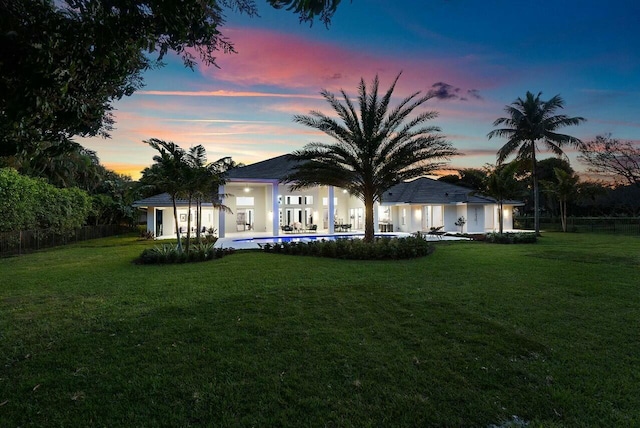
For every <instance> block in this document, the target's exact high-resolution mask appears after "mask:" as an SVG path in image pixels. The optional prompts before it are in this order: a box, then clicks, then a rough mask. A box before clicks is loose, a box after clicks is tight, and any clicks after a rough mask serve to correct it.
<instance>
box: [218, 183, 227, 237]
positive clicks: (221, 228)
mask: <svg viewBox="0 0 640 428" xmlns="http://www.w3.org/2000/svg"><path fill="white" fill-rule="evenodd" d="M218 195H224V186H219V187H218ZM224 202H225V200H224V196H221V198H220V203H222V204H224ZM225 216H226V213H225V212H224V211H222V210H218V237H219V238H224V232H225Z"/></svg>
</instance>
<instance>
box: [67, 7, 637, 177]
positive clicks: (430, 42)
mask: <svg viewBox="0 0 640 428" xmlns="http://www.w3.org/2000/svg"><path fill="white" fill-rule="evenodd" d="M258 6H259V11H260V15H261V16H260V17H253V18H249V17H246V16H242V15H238V14H236V13H233V12H229V13H228V14H227V23H226V25H225V26H224V27H223V33H224V34H225V35H227V36H228V37H229V38H230V39H231V41H232V42H234V44H235V46H236V49H237V51H238V53H237V54H229V55H225V54H222V53H220V55H219V56H218V65H219V66H220V68H219V69H218V68H215V67H204V66H199V67H197V68H196V69H195V70H194V71H191V70H189V69H185V68H183V67H182V65H181V63H180V62H179V61H178V60H176V59H175V58H174V57H171V58H168V60H167V61H166V62H167V65H166V67H164V68H161V69H157V70H152V71H150V72H148V73H147V74H146V75H145V81H146V86H145V88H144V89H143V90H141V91H139V92H137V93H136V94H134V95H133V96H131V97H128V98H127V99H124V100H121V101H119V102H117V103H116V104H115V107H116V109H117V111H116V120H117V123H116V128H117V129H116V130H115V131H114V132H113V133H112V138H111V139H109V140H104V139H101V138H91V139H79V140H78V141H79V142H80V143H82V144H84V145H86V146H87V147H89V148H91V149H93V150H96V151H97V152H98V156H99V157H100V159H101V161H102V162H103V163H104V164H105V165H107V166H108V167H110V168H113V169H116V170H118V171H120V172H126V173H129V174H131V175H132V176H134V178H135V177H137V176H138V174H139V171H140V170H141V169H143V168H144V167H146V166H149V165H150V164H151V163H152V157H153V155H154V153H153V150H152V149H151V148H149V147H148V146H146V145H145V144H144V143H143V142H142V141H143V140H145V139H149V138H152V137H155V138H162V139H166V140H170V141H174V142H175V143H177V144H179V145H180V146H182V147H184V148H188V147H190V146H193V145H196V144H202V145H204V146H205V148H206V149H207V153H208V156H209V159H210V160H215V159H218V158H220V157H223V156H232V157H233V158H234V160H236V161H237V162H244V163H253V162H256V161H259V160H263V159H266V158H269V157H272V156H277V155H280V154H284V153H288V152H291V151H293V150H296V149H300V148H302V147H303V146H304V145H305V144H306V143H309V142H312V141H328V140H327V138H326V137H325V136H323V135H322V134H319V133H317V132H315V131H314V130H312V129H308V128H305V127H303V126H301V125H298V124H295V123H293V121H292V116H293V115H294V114H306V113H308V112H309V111H310V110H311V109H317V110H322V111H324V112H326V113H330V111H329V110H328V109H327V103H326V101H324V100H322V99H321V97H320V96H319V92H320V90H321V89H323V88H326V89H328V90H330V91H333V92H338V91H339V90H340V89H344V90H345V91H346V92H347V93H348V94H350V95H352V96H355V95H356V89H357V85H358V82H359V80H360V78H364V79H365V81H367V82H370V81H371V80H372V79H373V78H374V76H375V75H376V74H378V75H379V77H380V80H381V89H382V90H386V88H387V87H388V86H389V85H390V84H391V82H392V80H393V78H394V77H395V76H396V75H397V74H398V73H399V72H401V71H402V76H401V78H400V81H399V84H398V86H397V89H396V92H395V94H396V95H397V96H398V98H401V97H404V96H406V95H408V94H410V93H412V92H415V91H423V92H426V91H429V90H432V89H435V88H438V89H440V90H441V94H442V95H443V97H442V98H438V99H432V100H430V101H429V102H428V103H427V104H426V108H427V109H429V110H435V111H438V112H439V116H438V118H436V119H435V120H434V121H433V122H432V124H433V125H437V126H439V127H440V128H441V129H442V133H443V134H444V135H445V136H446V137H447V138H448V140H449V141H451V142H452V143H453V145H454V146H455V147H456V148H457V149H458V150H460V151H461V152H462V153H464V156H459V157H455V158H453V159H452V161H451V167H452V168H466V167H481V166H483V165H484V164H486V163H494V162H495V153H496V151H497V150H498V149H499V148H500V146H501V145H502V144H503V143H504V141H502V140H500V139H493V140H487V138H486V135H487V133H488V132H490V131H491V130H492V129H493V127H492V122H493V121H494V120H495V119H496V118H498V117H501V116H503V113H504V111H503V109H504V106H505V105H507V104H509V103H511V102H513V101H514V100H515V99H516V98H517V97H524V95H525V93H526V92H527V91H531V92H534V93H537V92H542V93H543V95H542V98H543V99H548V98H550V97H552V96H554V95H556V94H560V95H561V96H562V97H563V98H564V99H565V107H566V108H565V111H564V113H566V114H568V115H570V116H583V117H585V118H586V119H587V122H586V123H585V124H583V125H580V126H578V127H569V128H565V132H567V133H570V134H572V135H575V136H577V137H579V138H581V139H584V140H589V139H592V138H594V137H595V136H596V135H598V134H603V133H611V134H613V136H614V137H616V138H620V139H623V140H631V141H634V142H636V143H640V55H638V52H640V31H638V22H639V21H638V19H639V18H640V2H637V1H616V0H610V1H607V2H604V1H563V0H560V1H558V0H556V1H546V0H544V1H517V2H514V1H503V0H493V1H483V2H478V1H471V0H432V1H429V0H425V1H420V2H418V1H410V0H403V1H394V2H388V1H382V0H375V1H374V0H372V1H364V0H353V2H348V1H345V0H343V4H341V5H340V7H339V8H338V11H337V12H336V15H335V17H334V18H333V21H332V24H331V26H330V27H329V29H327V28H325V27H324V26H323V25H322V24H321V23H320V22H316V23H315V24H314V25H313V26H311V27H309V26H308V25H307V24H300V23H299V22H298V19H297V17H296V16H295V15H293V14H291V13H290V12H287V11H282V10H280V11H277V10H273V9H271V8H270V7H269V6H268V5H267V4H266V2H264V3H263V2H262V1H261V0H258ZM434 85H436V86H434ZM566 152H567V154H568V155H569V158H570V159H571V161H572V165H573V166H574V168H575V169H577V170H580V169H583V168H584V167H583V166H582V165H580V164H579V163H578V162H577V161H576V160H575V153H574V150H572V149H570V148H568V149H567V150H566Z"/></svg>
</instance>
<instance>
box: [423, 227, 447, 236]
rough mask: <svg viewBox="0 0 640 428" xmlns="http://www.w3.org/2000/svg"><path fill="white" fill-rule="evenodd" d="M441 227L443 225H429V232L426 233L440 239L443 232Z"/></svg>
mask: <svg viewBox="0 0 640 428" xmlns="http://www.w3.org/2000/svg"><path fill="white" fill-rule="evenodd" d="M443 229H444V226H438V227H431V228H429V232H427V235H433V236H435V237H436V238H438V239H442V235H444V234H445V232H444V230H443Z"/></svg>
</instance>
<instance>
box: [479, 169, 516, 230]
mask: <svg viewBox="0 0 640 428" xmlns="http://www.w3.org/2000/svg"><path fill="white" fill-rule="evenodd" d="M518 167H519V165H518V163H517V162H511V163H508V164H503V165H498V166H496V167H491V166H488V167H486V168H485V171H486V173H487V175H486V176H485V179H484V188H483V189H482V193H484V194H486V195H487V196H491V197H493V198H495V199H496V200H497V201H498V208H499V211H498V223H499V225H500V226H499V231H500V234H502V232H503V231H504V215H503V213H502V209H503V208H502V207H503V206H504V201H505V200H508V199H510V198H515V197H516V196H518V195H519V194H520V193H521V192H522V188H521V184H520V183H519V182H518V180H516V177H515V176H516V173H517V171H518Z"/></svg>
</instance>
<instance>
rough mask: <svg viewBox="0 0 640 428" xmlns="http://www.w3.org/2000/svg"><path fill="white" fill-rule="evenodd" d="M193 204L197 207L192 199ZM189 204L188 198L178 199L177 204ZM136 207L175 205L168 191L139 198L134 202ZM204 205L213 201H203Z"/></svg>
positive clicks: (207, 205) (206, 205)
mask: <svg viewBox="0 0 640 428" xmlns="http://www.w3.org/2000/svg"><path fill="white" fill-rule="evenodd" d="M191 204H192V205H193V206H194V207H195V201H191ZM187 205H189V201H188V200H187V199H181V198H177V199H176V206H182V207H184V206H187ZM133 206H134V207H139V208H144V207H173V202H171V195H169V194H168V193H160V194H159V195H153V196H150V197H148V198H145V199H140V200H137V201H135V202H134V203H133ZM202 206H203V207H210V206H212V204H211V201H209V202H203V203H202Z"/></svg>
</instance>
